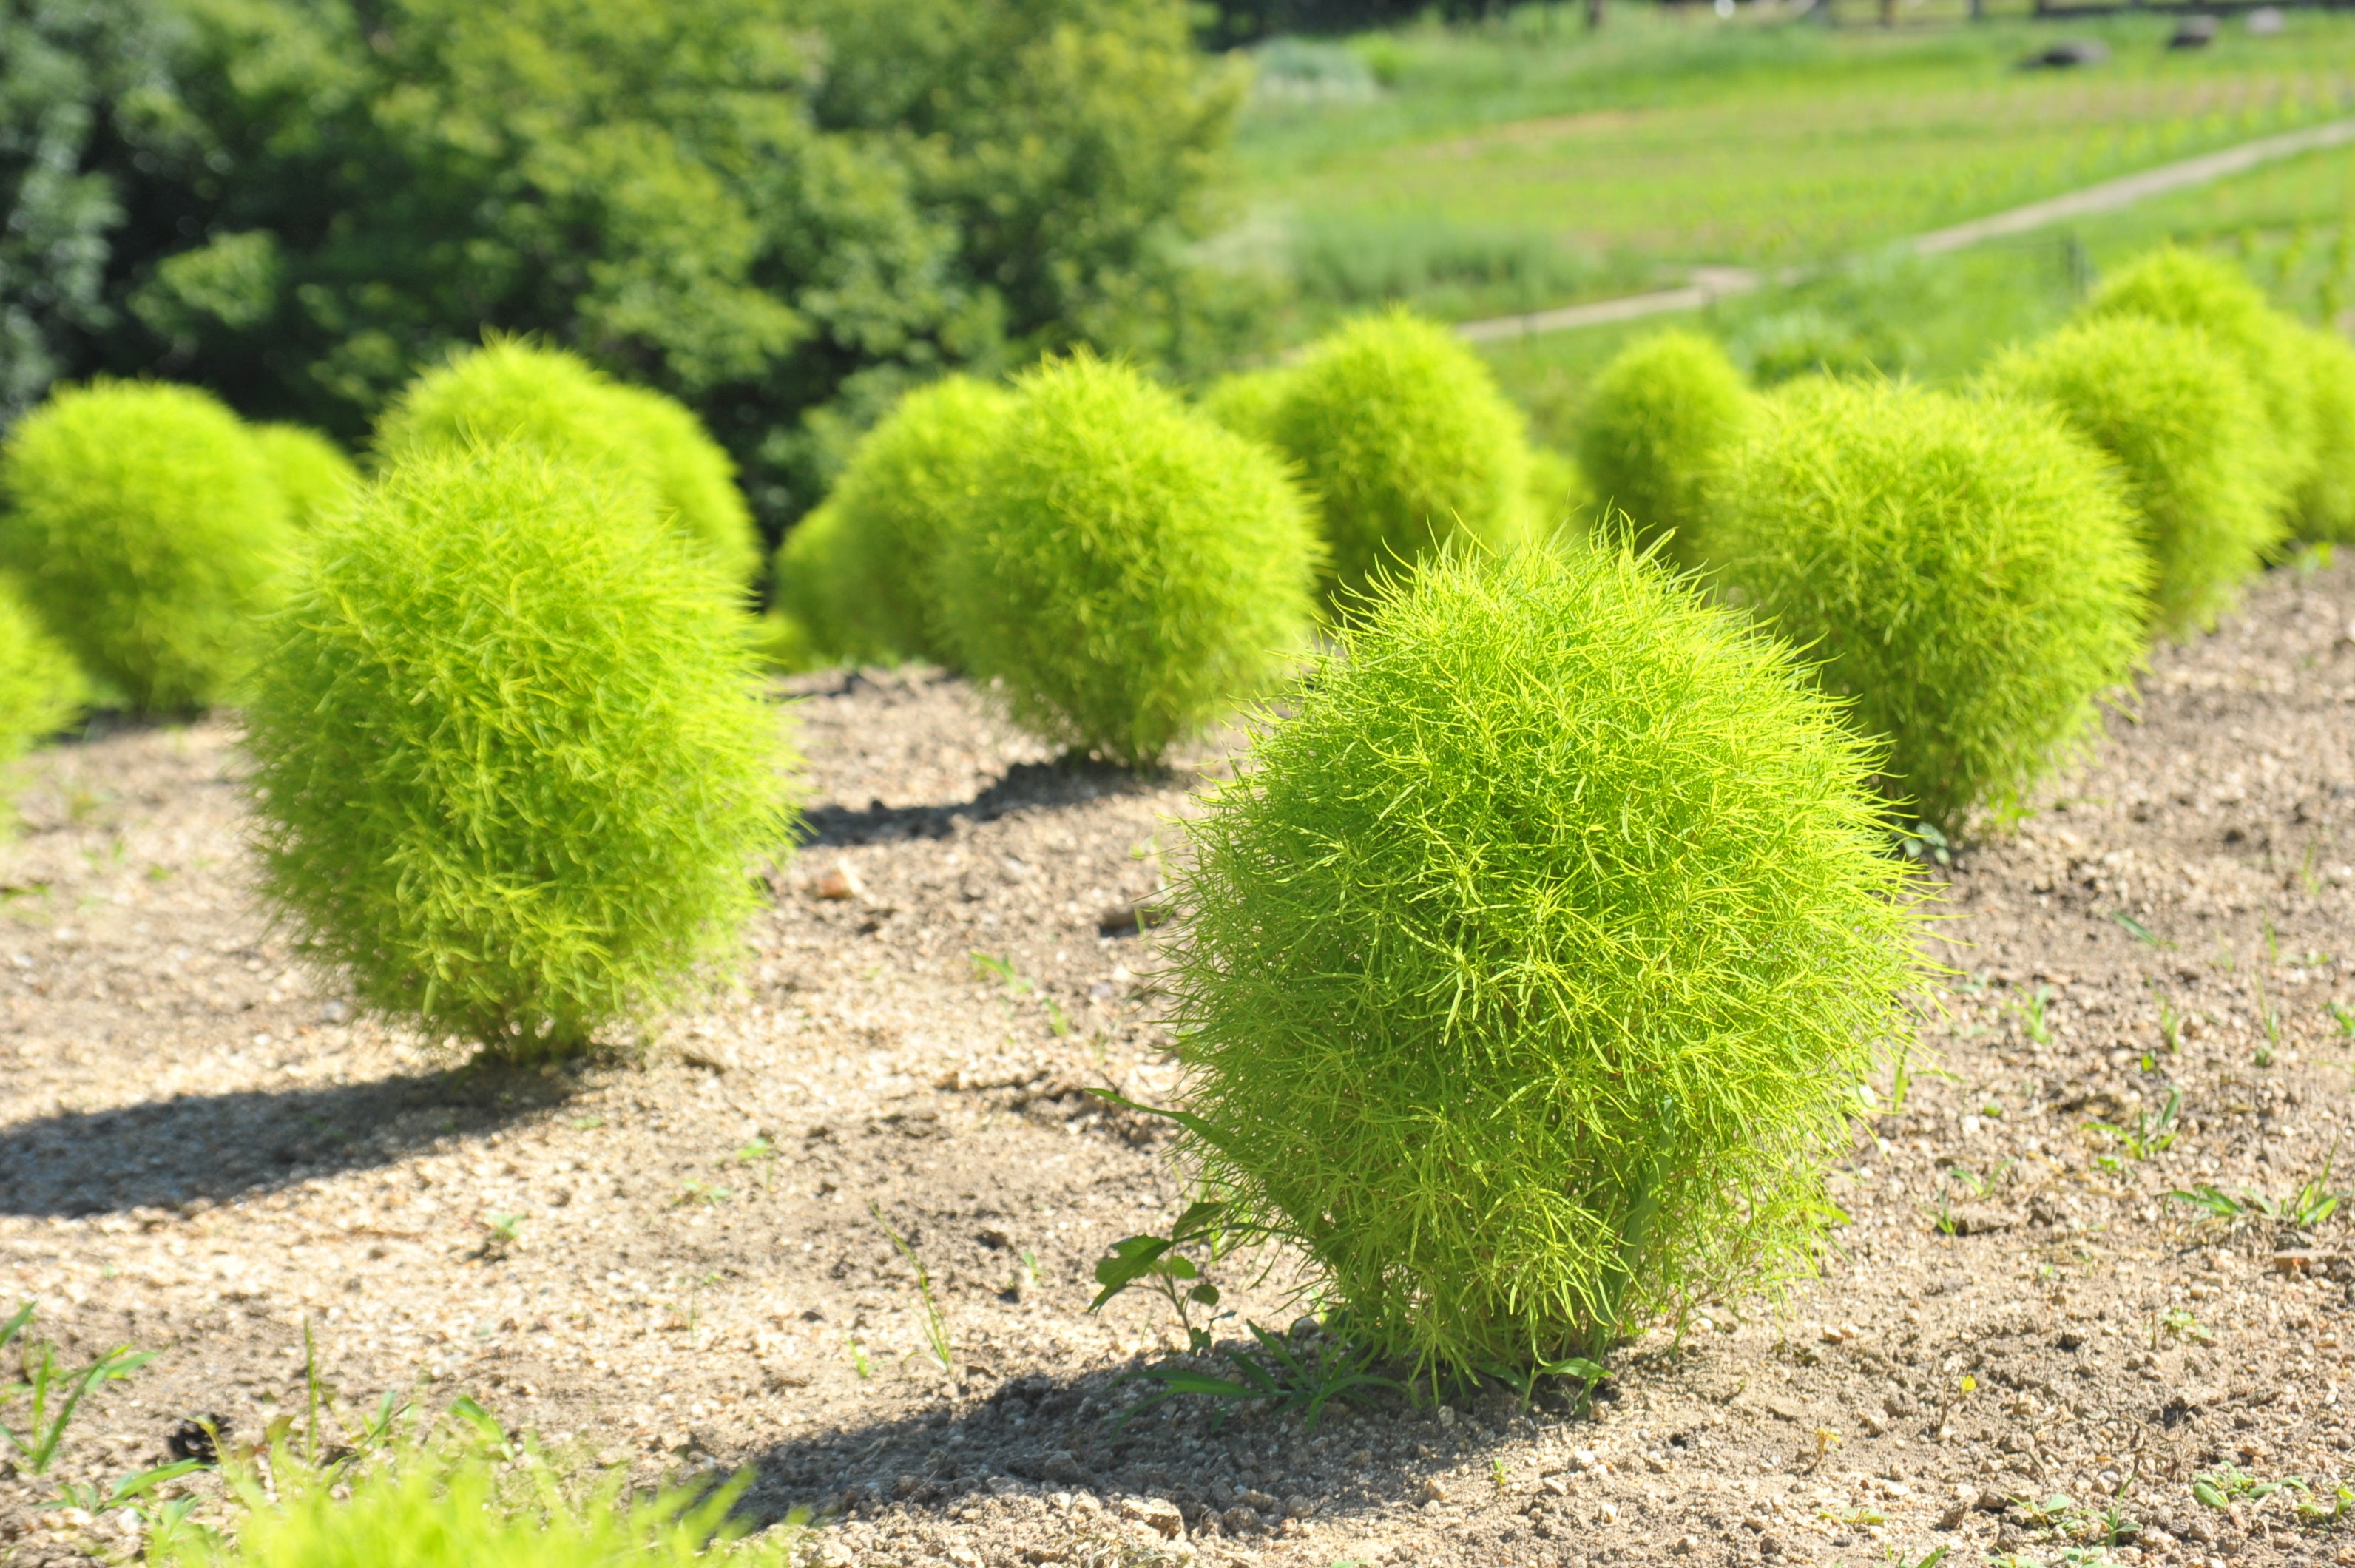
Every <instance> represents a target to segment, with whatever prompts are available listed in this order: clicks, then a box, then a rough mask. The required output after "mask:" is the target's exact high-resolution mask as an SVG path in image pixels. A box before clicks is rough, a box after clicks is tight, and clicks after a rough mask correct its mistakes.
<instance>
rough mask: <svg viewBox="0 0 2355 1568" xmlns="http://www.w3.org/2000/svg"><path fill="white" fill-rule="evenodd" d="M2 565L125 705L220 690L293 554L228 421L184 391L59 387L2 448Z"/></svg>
mask: <svg viewBox="0 0 2355 1568" xmlns="http://www.w3.org/2000/svg"><path fill="white" fill-rule="evenodd" d="M0 508H5V512H0V565H5V566H7V567H9V568H11V569H13V570H14V571H16V573H17V574H18V575H19V576H20V578H21V579H22V581H23V583H24V588H25V592H26V597H27V599H28V600H29V601H30V602H31V603H32V605H33V607H34V609H35V610H36V611H37V612H38V613H39V614H40V616H41V618H42V620H43V621H45V622H46V623H47V624H48V626H49V628H50V630H51V631H52V632H53V633H55V634H56V635H58V636H59V638H60V639H61V640H62V641H64V642H65V643H66V645H68V646H69V647H70V648H71V649H72V650H73V652H74V654H75V656H77V657H78V658H79V659H80V662H81V664H82V667H84V668H86V669H87V670H89V671H90V672H91V674H92V675H95V676H97V677H101V679H103V680H105V681H106V682H107V683H109V684H110V685H112V686H113V687H115V688H118V689H119V690H120V691H121V692H122V693H123V696H124V697H126V698H128V699H129V700H130V701H131V703H132V705H133V707H134V708H137V709H143V710H146V711H151V712H156V711H172V710H177V709H187V708H191V707H197V706H201V705H203V704H205V703H208V702H211V701H214V700H216V699H219V698H221V697H223V696H225V695H227V694H228V693H229V690H230V688H231V687H232V686H233V685H234V683H235V682H236V680H237V678H238V676H239V673H240V670H241V669H242V668H243V667H244V664H245V661H246V657H247V655H248V653H249V650H250V636H251V633H252V625H253V620H254V617H255V616H256V615H257V614H258V613H260V612H261V611H262V610H264V609H265V608H266V607H267V606H268V605H269V603H271V602H272V599H273V597H274V595H275V593H276V592H277V591H278V587H279V581H280V576H281V573H282V571H283V568H284V566H285V563H286V559H287V553H288V551H289V549H291V547H292V544H293V532H292V530H291V528H289V527H288V523H287V517H286V503H285V500H284V499H283V497H282V496H281V495H280V494H279V490H278V486H277V485H276V484H274V483H273V482H272V479H271V476H270V470H269V468H268V466H267V465H266V464H265V463H264V462H263V459H262V455H261V452H260V450H259V449H258V448H256V446H255V444H254V442H253V438H252V436H251V435H250V433H249V432H247V431H246V428H245V427H244V426H243V425H242V424H240V423H239V422H238V419H237V416H236V415H234V414H232V413H230V412H229V410H227V409H226V408H223V407H222V406H221V405H220V404H219V403H218V402H217V401H215V400H213V398H212V397H211V396H210V395H208V394H207V393H205V392H201V391H198V390H197V389H195V388H192V387H176V386H168V385H164V384H161V383H152V382H128V381H112V382H100V383H97V384H95V385H92V386H89V387H83V388H78V389H70V390H68V391H63V392H60V393H59V394H58V395H57V396H56V397H55V398H53V399H52V400H50V401H49V402H48V403H47V404H46V405H44V406H43V407H42V408H40V409H38V410H36V411H34V412H33V413H31V414H29V415H27V417H26V418H25V419H24V420H23V421H20V422H19V423H18V424H17V425H16V428H15V429H14V430H12V431H10V432H9V433H8V438H7V442H6V444H5V447H0Z"/></svg>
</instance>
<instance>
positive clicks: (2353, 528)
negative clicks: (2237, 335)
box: [2296, 329, 2355, 540]
mask: <svg viewBox="0 0 2355 1568" xmlns="http://www.w3.org/2000/svg"><path fill="white" fill-rule="evenodd" d="M2298 340H2299V343H2300V345H2301V347H2303V348H2304V349H2305V351H2306V357H2307V358H2306V368H2307V391H2308V394H2309V395H2310V397H2311V399H2312V402H2311V404H2310V406H2311V407H2312V409H2313V411H2314V468H2313V471H2312V472H2311V473H2310V474H2308V475H2307V481H2306V486H2305V488H2304V489H2302V490H2300V491H2299V492H2298V496H2297V507H2296V511H2297V531H2298V533H2299V536H2300V537H2301V538H2305V539H2337V540H2350V539H2355V346H2350V344H2349V343H2348V341H2347V340H2346V339H2345V338H2343V337H2341V336H2339V334H2338V333H2336V332H2333V331H2329V330H2321V331H2316V330H2313V329H2308V330H2307V331H2304V332H2301V333H2300V334H2299V335H2298Z"/></svg>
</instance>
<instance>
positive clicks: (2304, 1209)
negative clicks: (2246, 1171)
mask: <svg viewBox="0 0 2355 1568" xmlns="http://www.w3.org/2000/svg"><path fill="white" fill-rule="evenodd" d="M2338 1161H2339V1146H2338V1145H2337V1144H2333V1145H2331V1146H2330V1153H2329V1155H2328V1157H2326V1158H2325V1159H2324V1160H2323V1162H2322V1169H2321V1171H2320V1172H2319V1173H2318V1174H2317V1175H2315V1176H2313V1177H2310V1178H2309V1179H2307V1181H2306V1182H2305V1184H2304V1185H2302V1186H2301V1187H2299V1188H2298V1189H2297V1190H2296V1192H2293V1193H2291V1194H2290V1195H2289V1196H2288V1197H2286V1198H2271V1197H2268V1196H2266V1195H2265V1194H2264V1193H2262V1192H2256V1191H2252V1190H2250V1189H2246V1188H2243V1189H2242V1190H2241V1191H2240V1193H2239V1194H2238V1195H2237V1196H2236V1195H2234V1194H2232V1193H2228V1192H2226V1191H2225V1190H2224V1189H2222V1188H2220V1187H2214V1186H2207V1185H2203V1186H2200V1187H2195V1188H2193V1189H2190V1191H2175V1192H2170V1193H2169V1194H2168V1196H2169V1198H2172V1199H2175V1200H2178V1201H2179V1202H2183V1203H2188V1204H2190V1206H2191V1207H2192V1208H2194V1209H2197V1210H2200V1211H2202V1212H2204V1213H2207V1214H2210V1215H2211V1216H2213V1217H2214V1218H2216V1219H2219V1220H2224V1221H2231V1222H2232V1223H2234V1224H2238V1223H2241V1222H2242V1221H2247V1220H2252V1219H2255V1220H2263V1221H2267V1222H2269V1223H2271V1224H2274V1225H2276V1226H2279V1227H2281V1228H2282V1229H2284V1230H2291V1231H2310V1230H2312V1229H2314V1227H2315V1226H2317V1225H2319V1224H2321V1223H2322V1222H2323V1221H2326V1220H2328V1219H2329V1218H2330V1216H2331V1215H2333V1214H2335V1213H2337V1212H2338V1211H2339V1200H2341V1199H2343V1198H2345V1197H2346V1194H2345V1193H2343V1192H2337V1191H2333V1190H2332V1189H2331V1188H2330V1174H2331V1171H2332V1169H2333V1168H2335V1167H2336V1166H2337V1164H2338Z"/></svg>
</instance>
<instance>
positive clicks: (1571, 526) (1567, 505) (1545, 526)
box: [1521, 446, 1594, 544]
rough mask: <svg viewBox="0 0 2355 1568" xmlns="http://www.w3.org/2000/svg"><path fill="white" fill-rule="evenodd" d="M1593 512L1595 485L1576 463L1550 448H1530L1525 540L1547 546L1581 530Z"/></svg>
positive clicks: (1523, 530) (1523, 531)
mask: <svg viewBox="0 0 2355 1568" xmlns="http://www.w3.org/2000/svg"><path fill="white" fill-rule="evenodd" d="M1593 510H1594V486H1593V485H1591V484H1589V483H1588V482H1587V478H1586V475H1585V474H1584V473H1583V472H1582V471H1581V470H1580V468H1579V466H1578V464H1575V463H1573V462H1572V461H1571V460H1570V459H1569V458H1567V457H1564V456H1563V455H1562V454H1561V453H1559V452H1556V451H1554V450H1553V448H1551V447H1550V446H1532V447H1530V448H1529V496H1528V498H1527V501H1526V503H1525V516H1526V518H1527V521H1526V523H1525V524H1524V526H1523V528H1522V530H1521V531H1522V534H1523V535H1524V537H1525V538H1527V539H1530V540H1532V541H1534V542H1536V543H1539V544H1548V543H1551V542H1553V541H1556V540H1558V539H1561V537H1562V536H1563V535H1564V534H1565V533H1576V532H1580V531H1582V529H1583V528H1584V525H1585V522H1586V519H1587V518H1588V517H1591V516H1593Z"/></svg>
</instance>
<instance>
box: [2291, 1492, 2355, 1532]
mask: <svg viewBox="0 0 2355 1568" xmlns="http://www.w3.org/2000/svg"><path fill="white" fill-rule="evenodd" d="M2331 1493H2332V1497H2331V1501H2330V1505H2329V1506H2328V1507H2327V1508H2326V1507H2324V1506H2323V1505H2322V1504H2320V1503H2318V1502H2314V1501H2312V1500H2310V1499H2308V1498H2303V1497H2302V1498H2298V1499H2296V1500H2294V1501H2293V1502H2292V1503H2291V1504H2290V1509H2291V1511H2292V1512H2294V1513H2296V1515H2297V1522H2298V1523H2299V1524H2301V1525H2304V1526H2305V1527H2306V1528H2307V1529H2308V1530H2337V1529H2338V1528H2339V1526H2340V1525H2342V1524H2344V1523H2346V1522H2347V1520H2348V1517H2349V1516H2350V1513H2355V1491H2350V1490H2348V1489H2347V1488H2345V1487H2343V1486H2338V1487H2333V1488H2331Z"/></svg>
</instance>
